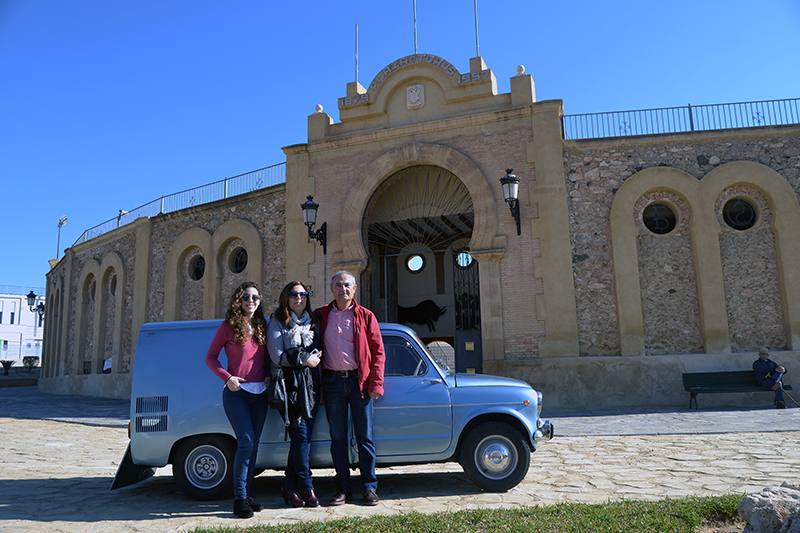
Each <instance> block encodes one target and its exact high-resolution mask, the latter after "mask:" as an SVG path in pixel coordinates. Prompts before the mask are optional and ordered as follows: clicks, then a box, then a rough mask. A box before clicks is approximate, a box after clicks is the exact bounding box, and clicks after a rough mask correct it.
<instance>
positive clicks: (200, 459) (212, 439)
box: [172, 435, 236, 500]
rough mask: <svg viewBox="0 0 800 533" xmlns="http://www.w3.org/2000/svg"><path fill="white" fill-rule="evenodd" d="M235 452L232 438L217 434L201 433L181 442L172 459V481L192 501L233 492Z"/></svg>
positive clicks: (219, 497)
mask: <svg viewBox="0 0 800 533" xmlns="http://www.w3.org/2000/svg"><path fill="white" fill-rule="evenodd" d="M235 452H236V441H235V440H233V439H231V438H229V437H223V436H220V435H202V436H198V437H193V438H191V439H188V440H186V441H184V442H183V443H181V445H180V446H179V447H178V449H177V450H176V451H175V457H174V460H173V462H172V473H173V477H174V478H175V484H176V485H178V489H179V490H180V491H181V492H183V493H184V494H185V495H187V496H188V497H190V498H193V499H195V500H220V499H223V498H226V497H228V496H229V495H230V494H231V492H232V491H233V455H234V453H235Z"/></svg>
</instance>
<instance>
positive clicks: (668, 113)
mask: <svg viewBox="0 0 800 533" xmlns="http://www.w3.org/2000/svg"><path fill="white" fill-rule="evenodd" d="M787 124H800V98H792V99H787V100H765V101H762V102H740V103H735V104H712V105H698V106H693V105H691V104H689V105H688V106H686V107H664V108H661V109H641V110H638V111H613V112H608V113H587V114H583V115H564V116H562V117H561V129H562V135H563V137H564V140H574V139H599V138H603V137H629V136H633V135H659V134H665V133H683V132H690V131H709V130H721V129H728V128H754V127H758V126H783V125H787Z"/></svg>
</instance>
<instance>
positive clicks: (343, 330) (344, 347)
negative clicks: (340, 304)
mask: <svg viewBox="0 0 800 533" xmlns="http://www.w3.org/2000/svg"><path fill="white" fill-rule="evenodd" d="M354 321H355V305H353V304H350V307H348V308H347V309H345V310H344V311H339V309H337V308H336V305H335V304H334V305H333V308H332V309H331V312H330V314H329V315H328V323H327V324H326V325H325V333H324V334H323V335H322V337H323V339H324V340H325V351H324V352H323V353H324V354H325V357H323V358H322V368H324V369H325V370H356V369H357V368H358V360H357V359H356V350H355V344H354V339H353V323H354Z"/></svg>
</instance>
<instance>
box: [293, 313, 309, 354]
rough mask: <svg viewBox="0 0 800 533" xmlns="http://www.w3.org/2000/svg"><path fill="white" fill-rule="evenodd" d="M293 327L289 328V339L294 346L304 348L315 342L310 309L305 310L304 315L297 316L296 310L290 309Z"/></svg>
mask: <svg viewBox="0 0 800 533" xmlns="http://www.w3.org/2000/svg"><path fill="white" fill-rule="evenodd" d="M289 319H290V321H291V324H290V325H291V329H289V335H288V337H289V341H290V342H291V343H292V346H296V347H298V348H302V347H305V346H309V345H310V344H311V343H312V342H314V331H312V329H311V315H309V314H308V311H303V315H302V316H301V317H300V318H297V315H296V314H294V311H289Z"/></svg>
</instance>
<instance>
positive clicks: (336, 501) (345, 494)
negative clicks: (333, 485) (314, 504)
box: [328, 488, 353, 506]
mask: <svg viewBox="0 0 800 533" xmlns="http://www.w3.org/2000/svg"><path fill="white" fill-rule="evenodd" d="M352 497H353V493H352V492H350V491H345V490H344V489H343V488H338V489H336V494H334V495H333V498H331V501H329V502H328V505H331V506H337V505H342V504H343V503H345V502H346V501H347V500H349V499H350V498H352Z"/></svg>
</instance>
